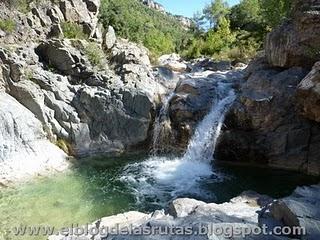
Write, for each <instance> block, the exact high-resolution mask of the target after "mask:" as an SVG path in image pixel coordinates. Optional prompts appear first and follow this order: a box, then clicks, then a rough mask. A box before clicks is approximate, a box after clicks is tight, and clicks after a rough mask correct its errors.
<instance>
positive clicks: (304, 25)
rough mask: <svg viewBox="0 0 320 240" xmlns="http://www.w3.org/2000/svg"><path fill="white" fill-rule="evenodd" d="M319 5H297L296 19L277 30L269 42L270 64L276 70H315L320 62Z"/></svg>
mask: <svg viewBox="0 0 320 240" xmlns="http://www.w3.org/2000/svg"><path fill="white" fill-rule="evenodd" d="M317 6H318V2H316V1H313V0H295V1H293V8H294V10H293V14H292V19H291V20H289V21H286V22H284V23H283V24H282V25H281V26H279V27H278V28H275V29H274V30H273V31H272V32H271V33H270V34H268V36H267V39H266V47H265V52H266V56H267V59H268V62H269V63H270V64H271V65H272V66H275V67H286V68H289V67H293V66H304V67H307V68H311V67H312V66H313V64H314V63H315V62H316V61H317V60H319V49H320V43H319V39H320V31H319V30H320V20H319V19H320V18H319V15H320V12H319V10H318V8H317Z"/></svg>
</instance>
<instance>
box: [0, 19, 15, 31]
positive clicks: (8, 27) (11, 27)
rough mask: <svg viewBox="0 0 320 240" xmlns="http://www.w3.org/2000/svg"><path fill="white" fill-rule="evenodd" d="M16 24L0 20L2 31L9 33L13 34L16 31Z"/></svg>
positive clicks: (9, 20) (11, 21) (7, 20)
mask: <svg viewBox="0 0 320 240" xmlns="http://www.w3.org/2000/svg"><path fill="white" fill-rule="evenodd" d="M15 28H16V23H15V22H14V21H13V20H11V19H5V20H4V19H0V29H1V30H2V31H5V32H7V33H11V32H13V31H14V30H15Z"/></svg>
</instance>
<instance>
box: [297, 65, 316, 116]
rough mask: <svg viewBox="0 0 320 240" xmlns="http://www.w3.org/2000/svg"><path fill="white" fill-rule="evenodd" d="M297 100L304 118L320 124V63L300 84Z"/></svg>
mask: <svg viewBox="0 0 320 240" xmlns="http://www.w3.org/2000/svg"><path fill="white" fill-rule="evenodd" d="M297 100H298V106H299V108H300V112H301V114H302V115H303V116H305V117H307V118H309V119H311V120H314V121H317V122H320V62H317V63H316V64H315V65H314V67H313V69H312V71H311V72H310V73H309V74H308V75H307V76H306V77H305V78H304V79H303V80H302V81H301V83H300V84H299V86H298V91H297Z"/></svg>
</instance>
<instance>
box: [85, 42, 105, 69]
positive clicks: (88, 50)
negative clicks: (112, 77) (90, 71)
mask: <svg viewBox="0 0 320 240" xmlns="http://www.w3.org/2000/svg"><path fill="white" fill-rule="evenodd" d="M84 51H85V54H86V56H87V57H88V60H89V61H90V63H91V64H92V65H93V66H97V67H98V68H103V59H104V58H105V55H104V52H103V50H102V49H101V48H100V47H99V46H98V44H96V43H94V42H90V43H88V45H86V46H85V48H84Z"/></svg>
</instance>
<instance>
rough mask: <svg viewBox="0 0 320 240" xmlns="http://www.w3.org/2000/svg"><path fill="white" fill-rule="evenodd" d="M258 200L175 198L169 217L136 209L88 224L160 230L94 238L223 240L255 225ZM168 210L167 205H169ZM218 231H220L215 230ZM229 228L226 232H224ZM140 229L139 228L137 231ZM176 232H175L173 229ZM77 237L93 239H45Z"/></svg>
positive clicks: (250, 197)
mask: <svg viewBox="0 0 320 240" xmlns="http://www.w3.org/2000/svg"><path fill="white" fill-rule="evenodd" d="M261 199H266V196H261V195H259V194H257V193H254V192H250V193H246V194H243V195H241V196H239V197H237V198H234V199H232V200H231V201H230V202H228V203H223V204H214V203H210V204H206V203H204V202H200V201H197V200H194V199H176V200H175V201H174V202H173V203H171V204H170V205H171V210H173V212H171V211H169V214H171V213H172V214H174V216H171V215H169V214H165V211H164V210H161V211H159V210H158V211H155V212H153V213H151V214H149V215H147V214H143V213H138V212H129V213H124V214H119V215H116V216H111V217H107V218H103V219H101V220H99V221H97V222H94V223H93V224H92V225H90V226H98V227H112V226H115V225H116V224H119V226H120V228H121V227H122V228H129V229H130V228H131V227H132V226H134V227H135V229H136V230H138V229H148V228H149V229H151V228H152V229H154V230H156V229H158V230H161V232H160V233H154V231H153V234H145V235H143V234H138V232H136V234H127V235H121V234H109V235H106V236H104V237H103V236H101V235H97V236H95V237H94V239H96V240H102V239H104V240H109V239H110V240H111V239H117V240H134V239H136V240H138V239H145V240H147V239H148V240H157V239H159V240H160V239H161V240H162V239H168V240H184V239H195V240H209V239H219V240H225V239H230V237H231V235H230V229H231V228H233V229H235V228H237V229H247V230H248V229H250V230H253V229H255V228H258V227H259V226H258V211H260V210H261V207H260V206H259V205H258V204H257V202H259V201H260V202H261ZM169 209H170V208H169ZM187 228H188V229H189V232H190V230H193V233H191V234H186V233H184V234H181V231H180V234H173V233H172V231H171V232H169V229H176V231H178V229H184V230H186V229H187ZM204 228H206V229H211V230H212V231H210V232H208V233H206V234H197V233H199V230H200V229H202V231H203V229H204ZM222 228H223V229H226V232H225V233H224V234H221V229H222ZM166 230H167V231H168V234H164V233H165V231H166ZM219 230H220V234H218V233H219ZM228 230H229V231H228ZM141 232H142V230H141ZM176 233H179V232H176ZM232 237H233V238H232V239H239V240H240V239H246V240H249V239H252V240H253V239H256V240H258V239H260V240H270V239H278V240H280V239H283V240H284V239H287V238H282V237H277V236H270V235H268V236H263V235H256V236H254V235H252V234H246V236H245V237H242V236H241V235H233V236H232ZM71 239H75V240H80V239H88V240H89V239H93V236H77V237H75V236H68V237H63V236H51V237H50V238H49V240H71Z"/></svg>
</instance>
